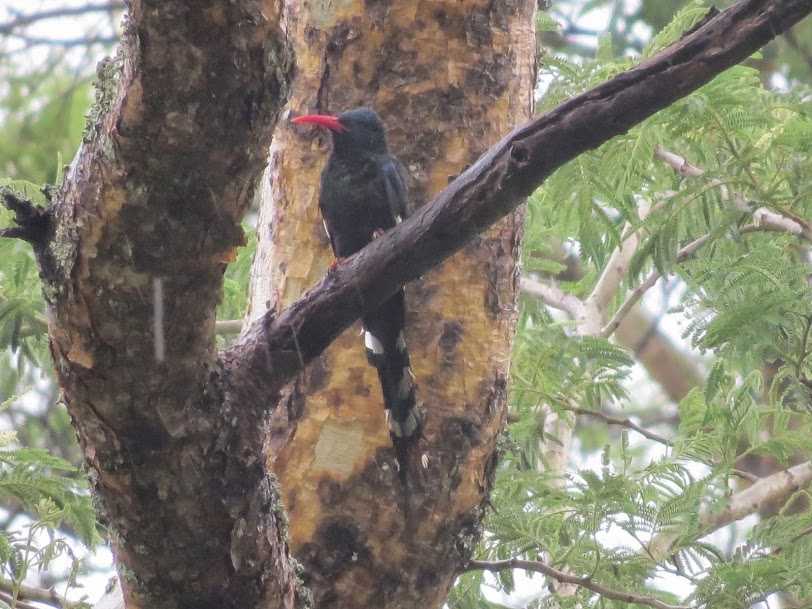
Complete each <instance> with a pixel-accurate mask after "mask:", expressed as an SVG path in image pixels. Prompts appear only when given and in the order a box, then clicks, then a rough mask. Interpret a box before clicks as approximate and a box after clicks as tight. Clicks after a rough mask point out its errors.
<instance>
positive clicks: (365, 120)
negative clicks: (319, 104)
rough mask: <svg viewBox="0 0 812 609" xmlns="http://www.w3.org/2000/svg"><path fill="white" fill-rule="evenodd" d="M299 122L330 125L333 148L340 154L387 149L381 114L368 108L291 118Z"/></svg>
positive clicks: (299, 123) (301, 123)
mask: <svg viewBox="0 0 812 609" xmlns="http://www.w3.org/2000/svg"><path fill="white" fill-rule="evenodd" d="M292 122H293V123H294V124H296V125H303V124H312V125H318V126H319V127H324V128H325V129H329V130H330V132H331V133H332V134H333V150H334V151H335V153H336V154H338V155H345V154H346V155H359V154H364V153H385V152H387V148H386V133H385V131H384V128H383V123H382V122H381V119H380V117H379V116H378V115H377V114H376V113H375V111H374V110H370V109H369V108H355V109H353V110H348V111H347V112H342V113H341V114H339V115H338V116H332V115H329V114H306V115H304V116H298V117H296V118H294V119H293V121H292Z"/></svg>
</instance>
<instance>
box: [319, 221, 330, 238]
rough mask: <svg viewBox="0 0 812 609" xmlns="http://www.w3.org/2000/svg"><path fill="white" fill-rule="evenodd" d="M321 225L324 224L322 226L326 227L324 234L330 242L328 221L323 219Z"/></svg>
mask: <svg viewBox="0 0 812 609" xmlns="http://www.w3.org/2000/svg"><path fill="white" fill-rule="evenodd" d="M321 224H322V226H324V233H325V234H326V235H327V240H328V241H329V240H330V231H329V230H327V220H325V219H324V218H322V220H321Z"/></svg>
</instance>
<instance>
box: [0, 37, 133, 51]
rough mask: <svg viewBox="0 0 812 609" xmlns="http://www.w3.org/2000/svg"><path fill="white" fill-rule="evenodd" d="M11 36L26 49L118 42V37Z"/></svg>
mask: <svg viewBox="0 0 812 609" xmlns="http://www.w3.org/2000/svg"><path fill="white" fill-rule="evenodd" d="M10 36H14V38H18V39H20V40H22V41H23V42H25V46H26V48H30V47H35V46H51V47H66V48H70V47H85V46H91V45H94V44H104V45H111V44H116V43H117V42H118V40H119V39H118V36H80V37H78V38H39V37H36V36H26V35H24V34H17V33H11V34H10Z"/></svg>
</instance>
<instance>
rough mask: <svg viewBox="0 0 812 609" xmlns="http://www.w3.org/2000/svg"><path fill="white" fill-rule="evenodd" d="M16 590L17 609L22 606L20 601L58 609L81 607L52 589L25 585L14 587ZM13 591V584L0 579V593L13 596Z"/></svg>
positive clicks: (80, 604)
mask: <svg viewBox="0 0 812 609" xmlns="http://www.w3.org/2000/svg"><path fill="white" fill-rule="evenodd" d="M16 589H17V592H18V596H17V599H18V600H17V606H19V607H21V606H22V605H20V604H19V603H20V601H21V600H23V601H36V602H38V603H45V604H48V605H52V606H54V607H58V608H59V609H79V607H82V606H83V604H82V603H76V602H72V601H69V600H67V599H66V598H64V597H62V596H60V595H59V594H57V593H56V591H55V590H53V589H51V590H47V589H45V588H37V587H36V586H28V585H26V584H20V585H18V586H17V587H16ZM14 590H15V586H14V582H12V581H10V580H8V579H5V578H0V591H2V592H6V593H7V594H9V595H10V596H11V595H13V594H14Z"/></svg>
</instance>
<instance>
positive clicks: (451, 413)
mask: <svg viewBox="0 0 812 609" xmlns="http://www.w3.org/2000/svg"><path fill="white" fill-rule="evenodd" d="M534 5H535V2H533V1H532V0H511V1H503V2H491V1H489V0H488V1H483V0H466V1H465V2H460V1H459V0H445V1H441V2H420V1H418V0H398V1H397V2H388V1H385V0H380V1H377V2H370V1H368V0H367V1H361V0H354V1H352V2H343V3H341V4H340V6H339V5H331V4H329V3H298V2H289V3H288V14H287V18H288V28H289V33H290V35H291V37H292V39H293V40H294V47H295V52H296V64H297V73H296V78H295V81H294V87H293V91H292V96H291V100H290V103H289V108H290V110H291V112H292V113H293V114H301V113H310V112H320V113H339V112H341V111H343V110H347V109H350V108H353V107H356V106H360V105H367V106H370V107H373V108H374V109H375V110H376V111H377V112H378V113H379V114H380V115H381V116H382V118H383V120H384V123H385V124H386V127H387V136H388V140H389V145H390V149H391V150H392V152H393V153H394V154H396V155H397V156H398V157H399V158H400V160H401V161H402V162H403V164H404V165H405V166H406V168H407V170H408V172H409V174H410V176H411V184H410V187H411V188H410V190H411V199H412V201H413V203H414V204H417V205H420V204H422V203H424V202H425V201H427V200H428V199H429V198H430V197H431V196H432V195H434V194H436V193H437V192H439V191H440V190H442V189H443V188H444V187H445V186H446V185H447V184H448V183H449V181H450V180H451V179H452V178H454V177H455V176H456V175H457V174H459V173H460V172H461V171H462V170H463V169H464V168H465V167H466V165H467V164H469V163H471V162H472V161H473V160H475V159H476V157H477V156H478V155H479V154H480V153H482V152H483V151H484V150H485V149H486V148H487V147H488V146H489V145H491V144H493V143H494V142H495V141H497V139H498V138H499V137H500V136H501V135H503V134H504V133H506V132H508V131H509V130H510V129H511V128H512V127H513V126H514V125H516V124H518V123H521V122H523V121H525V120H526V119H527V118H528V116H529V114H530V111H531V106H532V91H533V83H534V81H535V69H534V45H535V38H534V26H533V13H534ZM329 140H330V137H329V136H328V135H326V134H324V133H320V132H318V131H316V130H311V129H308V128H300V127H292V126H291V125H290V123H287V124H285V125H282V124H280V126H279V128H277V130H276V133H275V135H274V143H273V146H272V149H271V161H270V176H266V179H265V180H264V185H263V188H264V196H263V202H262V209H261V212H260V220H259V252H258V255H257V258H256V260H255V264H254V271H253V281H252V297H251V300H252V304H251V311H250V313H249V315H250V316H251V317H252V318H256V317H258V316H259V315H261V314H262V313H264V312H265V311H266V310H267V309H268V308H271V307H272V308H276V309H277V310H281V309H282V308H284V307H286V306H288V305H289V304H290V303H292V302H293V301H294V300H295V299H296V298H297V297H298V296H300V295H301V293H302V292H303V290H304V289H306V288H307V287H309V286H310V285H312V284H313V283H314V282H315V281H316V280H317V279H318V278H320V277H321V276H322V275H324V273H325V271H326V270H327V267H328V265H329V263H330V262H331V260H332V255H331V253H330V249H329V244H328V242H327V239H326V236H325V234H324V231H323V229H322V224H321V218H320V215H319V209H318V196H319V176H320V173H321V169H322V167H323V163H324V161H325V160H326V158H327V155H328V154H329V147H330V141H329ZM520 233H521V217H520V215H518V214H517V215H513V216H510V217H508V218H506V219H505V220H503V221H502V222H500V223H499V224H498V225H497V226H496V227H495V228H493V229H492V230H490V231H489V232H487V233H486V234H483V235H482V236H481V237H480V238H478V239H477V240H476V241H475V242H474V243H472V244H470V245H469V246H468V247H466V248H465V249H464V250H463V251H462V252H460V253H458V254H457V255H455V256H454V257H453V258H452V259H450V260H449V261H448V262H447V263H446V264H444V265H443V266H441V267H440V268H439V269H437V270H436V271H433V272H432V273H430V274H428V275H426V276H425V277H423V278H422V279H421V280H419V281H417V282H414V283H412V284H409V286H408V287H407V290H406V293H407V302H408V318H407V342H408V345H409V349H410V352H411V356H412V366H413V370H414V373H415V375H416V381H417V384H418V401H419V402H422V409H423V412H424V414H425V429H424V437H423V438H422V439H421V441H420V442H419V443H418V444H417V445H416V446H414V447H413V448H412V449H411V450H410V453H409V464H408V467H407V470H408V471H407V474H406V478H407V485H406V486H405V487H404V486H403V485H402V484H401V482H400V481H399V477H398V474H397V471H396V461H395V455H394V451H393V449H392V446H391V441H390V439H389V436H388V433H387V426H386V423H385V420H384V409H383V405H382V404H383V402H382V397H381V392H380V388H379V386H378V381H377V377H376V374H375V372H374V369H372V368H371V367H370V366H369V365H368V364H367V362H366V358H365V356H364V349H363V342H362V340H361V338H359V325H358V324H356V325H355V326H354V327H353V328H352V329H350V330H348V331H347V332H345V333H344V334H343V335H342V336H341V337H340V338H339V339H338V340H337V341H335V343H334V344H333V345H332V346H331V347H330V348H329V349H328V350H327V351H326V352H325V353H324V354H322V355H321V356H320V357H319V358H317V360H315V361H314V362H313V363H311V364H310V366H309V367H308V370H307V372H306V373H305V374H304V375H302V377H301V378H300V379H299V380H298V381H297V382H296V383H295V384H294V385H292V386H291V387H289V389H288V394H287V396H286V400H285V401H284V402H282V403H280V408H278V409H277V411H276V413H275V415H274V417H275V418H274V425H273V432H272V438H271V454H272V459H273V464H272V465H273V469H274V471H275V472H276V474H277V475H278V477H279V481H280V486H281V489H282V494H283V499H284V504H285V508H286V509H287V511H288V514H289V518H290V544H291V547H292V549H293V552H294V554H295V555H296V556H297V557H298V558H299V560H300V561H301V562H302V563H303V564H304V567H305V572H306V578H307V582H306V583H308V584H309V585H310V586H311V588H312V592H313V594H314V598H315V601H316V606H317V607H353V608H354V609H362V608H364V607H375V608H376V609H383V608H385V607H395V606H397V607H400V608H405V607H416V608H417V607H419V608H421V609H423V608H429V607H439V606H440V605H441V604H442V602H443V600H444V599H445V597H446V594H447V591H448V588H449V586H450V585H451V583H452V581H453V578H454V575H455V572H456V569H457V568H458V566H459V565H460V564H461V562H462V561H463V560H464V559H465V558H466V557H467V556H468V552H469V551H470V549H471V547H472V544H473V542H474V540H475V539H476V537H477V534H478V527H479V522H480V517H481V512H482V507H483V502H484V500H485V498H486V494H487V492H488V489H489V487H490V484H491V474H492V468H493V464H494V459H495V445H496V439H497V436H498V434H499V432H500V431H501V429H502V426H503V422H504V418H505V407H506V403H505V397H506V383H507V374H508V362H509V357H510V349H511V337H512V334H513V329H514V321H515V315H516V307H515V300H516V298H515V297H516V282H515V279H516V262H517V246H518V239H519V236H520ZM359 297H363V295H359ZM423 462H425V463H426V466H425V467H424V465H423Z"/></svg>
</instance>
